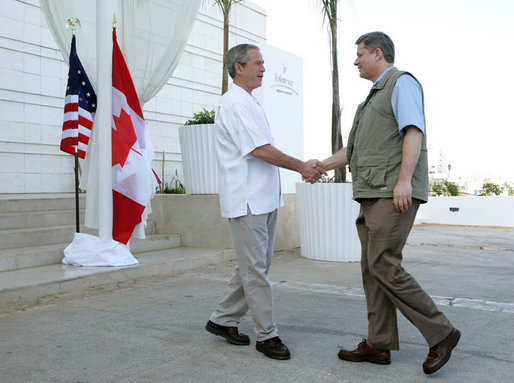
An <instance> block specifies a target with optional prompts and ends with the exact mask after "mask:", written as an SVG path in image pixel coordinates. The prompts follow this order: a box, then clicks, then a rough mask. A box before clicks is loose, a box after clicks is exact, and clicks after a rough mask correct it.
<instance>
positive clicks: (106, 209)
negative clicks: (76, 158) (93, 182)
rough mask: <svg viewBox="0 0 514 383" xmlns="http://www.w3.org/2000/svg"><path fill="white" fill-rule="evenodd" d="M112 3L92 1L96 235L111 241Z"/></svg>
mask: <svg viewBox="0 0 514 383" xmlns="http://www.w3.org/2000/svg"><path fill="white" fill-rule="evenodd" d="M114 11H115V2H112V1H105V0H97V1H96V57H97V59H96V67H97V76H98V77H97V84H98V93H97V105H98V106H97V109H96V128H97V129H98V235H99V237H100V238H101V239H104V240H109V239H112V159H111V129H112V128H111V120H112V16H113V14H114Z"/></svg>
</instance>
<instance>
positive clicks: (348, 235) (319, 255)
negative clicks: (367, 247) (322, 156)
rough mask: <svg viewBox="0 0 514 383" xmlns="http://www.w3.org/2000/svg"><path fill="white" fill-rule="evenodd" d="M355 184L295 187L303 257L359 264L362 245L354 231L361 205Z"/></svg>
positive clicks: (297, 185) (304, 184) (306, 184)
mask: <svg viewBox="0 0 514 383" xmlns="http://www.w3.org/2000/svg"><path fill="white" fill-rule="evenodd" d="M352 196H353V192H352V184H348V183H316V184H309V183H304V182H299V183H297V184H296V200H297V205H298V221H299V225H300V247H301V255H302V257H305V258H309V259H315V260H319V261H336V262H359V261H360V259H361V246H360V242H359V238H358V235H357V229H356V228H355V219H356V218H357V216H358V214H359V204H358V203H357V202H355V201H353V199H352Z"/></svg>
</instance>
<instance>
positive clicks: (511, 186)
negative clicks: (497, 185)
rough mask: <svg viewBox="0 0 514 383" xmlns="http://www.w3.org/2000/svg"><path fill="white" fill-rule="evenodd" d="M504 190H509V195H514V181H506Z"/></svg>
mask: <svg viewBox="0 0 514 383" xmlns="http://www.w3.org/2000/svg"><path fill="white" fill-rule="evenodd" d="M503 190H507V193H508V195H512V196H514V183H513V182H511V183H508V182H505V183H504V184H503Z"/></svg>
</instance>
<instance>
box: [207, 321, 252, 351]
mask: <svg viewBox="0 0 514 383" xmlns="http://www.w3.org/2000/svg"><path fill="white" fill-rule="evenodd" d="M205 329H206V330H207V331H209V332H210V333H211V334H214V335H219V336H222V337H223V338H225V339H226V340H227V341H228V343H232V344H235V345H237V346H247V345H249V344H250V337H249V336H248V335H246V334H241V333H240V332H239V331H238V330H237V327H235V326H234V327H229V326H221V325H219V324H216V323H214V322H211V321H209V322H207V324H206V325H205Z"/></svg>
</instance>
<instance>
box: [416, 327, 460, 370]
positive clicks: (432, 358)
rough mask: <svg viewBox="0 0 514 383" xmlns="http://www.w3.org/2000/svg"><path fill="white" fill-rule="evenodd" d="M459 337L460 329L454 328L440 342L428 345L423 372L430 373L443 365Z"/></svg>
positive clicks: (448, 358)
mask: <svg viewBox="0 0 514 383" xmlns="http://www.w3.org/2000/svg"><path fill="white" fill-rule="evenodd" d="M459 339H460V331H459V330H457V329H456V328H454V329H453V330H452V332H451V333H450V335H448V336H447V337H446V339H444V340H443V341H442V342H441V343H439V344H437V345H435V346H434V347H430V351H429V352H428V356H427V359H426V360H425V363H423V372H424V373H425V374H427V375H430V374H433V373H434V372H436V371H437V370H439V369H440V368H441V367H443V366H444V365H445V364H446V362H448V361H449V360H450V356H451V355H452V350H453V349H454V348H455V346H457V343H459Z"/></svg>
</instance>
